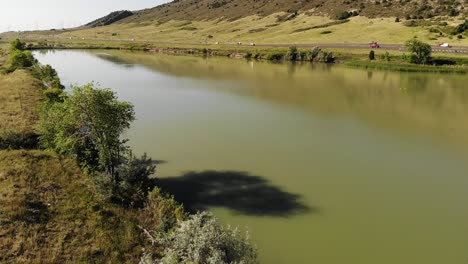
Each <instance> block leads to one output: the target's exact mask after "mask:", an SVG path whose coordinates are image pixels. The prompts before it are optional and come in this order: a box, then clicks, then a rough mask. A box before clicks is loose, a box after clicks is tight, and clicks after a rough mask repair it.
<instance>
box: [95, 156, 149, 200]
mask: <svg viewBox="0 0 468 264" xmlns="http://www.w3.org/2000/svg"><path fill="white" fill-rule="evenodd" d="M126 152H127V153H126V154H125V155H122V158H121V159H122V160H121V162H120V164H119V165H118V166H117V167H116V172H115V173H116V175H117V177H113V176H112V175H110V174H109V173H108V172H104V173H98V174H96V175H95V181H96V184H97V186H98V187H99V190H100V191H101V193H102V194H104V197H106V198H107V199H109V200H111V201H112V202H115V203H118V204H121V205H123V206H125V207H142V206H143V204H144V202H145V200H146V196H147V195H148V192H149V190H150V189H152V188H153V187H154V186H153V184H152V181H151V179H150V176H151V175H152V174H154V172H155V170H156V166H155V165H154V162H153V161H152V160H151V159H150V158H148V157H147V156H146V154H145V155H143V156H142V157H141V158H137V157H136V156H135V155H133V153H132V152H131V151H129V150H128V151H126Z"/></svg>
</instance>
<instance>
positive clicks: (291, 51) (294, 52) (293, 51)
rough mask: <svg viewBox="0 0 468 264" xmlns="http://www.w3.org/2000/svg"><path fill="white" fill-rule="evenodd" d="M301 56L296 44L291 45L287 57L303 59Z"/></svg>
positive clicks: (295, 59)
mask: <svg viewBox="0 0 468 264" xmlns="http://www.w3.org/2000/svg"><path fill="white" fill-rule="evenodd" d="M300 57H301V56H300V54H299V51H298V50H297V47H296V46H291V47H289V51H288V53H287V54H286V59H288V60H290V61H297V60H300V59H301V58H300Z"/></svg>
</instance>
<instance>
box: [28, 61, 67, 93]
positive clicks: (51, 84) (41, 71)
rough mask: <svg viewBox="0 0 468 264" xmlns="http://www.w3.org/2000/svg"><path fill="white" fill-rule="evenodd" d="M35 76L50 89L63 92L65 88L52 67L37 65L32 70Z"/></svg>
mask: <svg viewBox="0 0 468 264" xmlns="http://www.w3.org/2000/svg"><path fill="white" fill-rule="evenodd" d="M32 72H33V74H34V75H35V77H36V78H38V79H40V80H42V81H43V83H44V85H45V86H46V87H47V88H50V89H60V90H63V89H64V88H65V87H64V86H63V85H62V84H61V82H60V78H59V77H58V74H57V71H56V70H55V69H54V68H52V67H51V66H50V65H45V66H42V65H39V64H36V65H35V67H34V68H33V69H32Z"/></svg>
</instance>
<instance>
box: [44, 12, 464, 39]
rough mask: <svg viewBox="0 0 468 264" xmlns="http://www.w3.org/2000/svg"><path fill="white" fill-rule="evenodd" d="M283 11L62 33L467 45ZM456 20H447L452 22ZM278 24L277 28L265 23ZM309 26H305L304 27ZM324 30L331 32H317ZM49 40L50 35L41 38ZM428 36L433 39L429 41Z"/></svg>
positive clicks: (395, 27)
mask: <svg viewBox="0 0 468 264" xmlns="http://www.w3.org/2000/svg"><path fill="white" fill-rule="evenodd" d="M281 14H282V13H277V14H272V15H269V16H265V17H260V16H255V15H254V16H248V17H244V18H241V19H238V20H235V21H229V20H222V21H219V20H203V21H191V24H190V27H193V28H196V30H190V31H189V30H182V29H181V25H184V23H185V24H186V23H187V21H183V20H171V21H168V22H166V23H163V24H159V23H157V22H151V23H128V24H113V25H110V26H106V27H98V28H91V29H85V30H80V31H69V32H65V33H63V34H61V35H60V36H64V37H65V36H66V37H67V38H73V39H81V38H86V39H90V38H98V39H107V40H118V39H135V40H137V41H142V40H149V41H163V42H178V43H187V42H189V43H200V44H202V43H205V42H206V40H207V36H208V35H212V36H214V38H212V39H210V40H209V42H210V43H214V42H219V43H221V44H223V43H236V42H238V41H240V42H243V43H250V42H254V43H257V44H262V43H268V44H271V43H272V44H275V43H285V44H288V43H289V44H300V43H367V42H369V41H378V42H381V43H395V44H401V43H404V42H405V41H406V40H408V39H411V38H413V37H417V38H418V39H420V40H422V41H425V42H428V43H431V44H437V43H441V42H449V43H451V44H452V45H461V46H468V38H464V39H461V40H458V39H456V38H452V39H450V38H448V37H440V36H436V35H435V34H434V33H430V32H429V30H428V29H427V28H424V27H406V26H404V25H403V23H395V22H394V20H395V18H366V17H353V18H351V19H350V22H348V23H343V24H338V25H332V26H328V27H326V28H325V29H324V28H313V27H319V26H320V25H325V24H327V23H331V22H333V21H334V20H331V19H329V18H327V17H322V16H309V15H306V14H300V15H298V16H297V17H296V18H295V19H294V20H290V21H284V22H281V23H277V17H278V16H279V15H281ZM458 22H459V21H456V22H455V21H454V22H451V23H453V24H457V23H458ZM273 24H277V25H276V26H273V27H272V26H270V25H273ZM307 28H313V29H310V30H304V29H307ZM324 30H328V31H331V33H330V34H321V33H322V32H323V31H324ZM46 37H47V38H49V40H50V39H51V35H49V36H46ZM435 37H436V38H437V39H436V40H433V39H434V38H435ZM431 39H432V40H431Z"/></svg>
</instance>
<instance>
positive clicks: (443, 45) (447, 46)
mask: <svg viewBox="0 0 468 264" xmlns="http://www.w3.org/2000/svg"><path fill="white" fill-rule="evenodd" d="M439 47H442V48H450V44H448V43H440V44H439Z"/></svg>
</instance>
